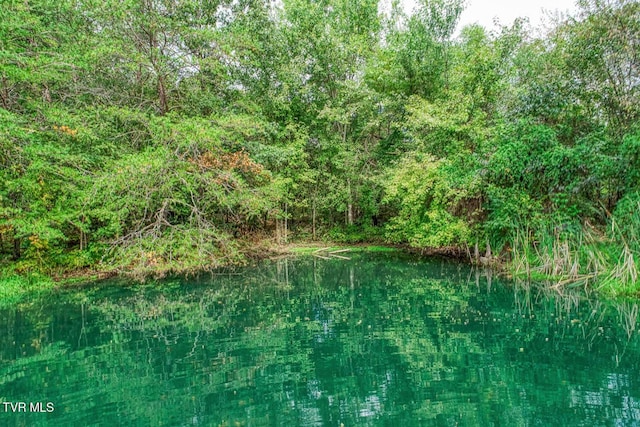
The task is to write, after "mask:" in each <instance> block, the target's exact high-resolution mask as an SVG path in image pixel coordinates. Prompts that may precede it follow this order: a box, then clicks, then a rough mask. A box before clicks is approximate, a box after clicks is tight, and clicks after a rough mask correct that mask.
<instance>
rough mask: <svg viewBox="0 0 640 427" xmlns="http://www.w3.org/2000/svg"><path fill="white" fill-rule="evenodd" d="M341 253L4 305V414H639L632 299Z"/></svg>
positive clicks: (258, 422) (533, 421)
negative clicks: (25, 407)
mask: <svg viewBox="0 0 640 427" xmlns="http://www.w3.org/2000/svg"><path fill="white" fill-rule="evenodd" d="M349 257H350V258H351V259H350V260H345V259H333V260H323V259H319V258H314V257H308V258H301V259H283V260H278V261H270V262H264V263H260V264H259V265H256V266H252V267H247V268H243V269H240V270H235V271H229V272H222V273H220V274H216V275H208V276H202V277H198V278H188V279H184V278H182V279H171V280H164V281H161V282H155V283H147V284H145V285H133V284H126V283H106V284H96V285H95V286H90V287H87V288H83V289H81V290H74V291H73V292H69V291H60V292H58V293H56V294H54V295H53V296H52V297H49V298H46V299H42V300H38V301H32V302H30V303H28V304H21V305H19V306H16V307H13V308H11V309H3V310H0V425H9V426H13V425H26V426H31V425H43V426H44V425H46V426H89V425H104V426H118V425H134V426H135V425H140V426H147V425H149V426H165V425H166V426H193V425H202V426H271V425H281V426H423V425H424V426H456V425H459V426H479V425H482V426H550V425H558V426H582V425H584V426H601V425H602V426H637V425H640V375H639V374H640V345H639V342H638V332H637V331H636V318H637V314H638V306H637V304H635V303H630V302H616V303H614V302H602V301H597V300H590V299H587V298H584V297H580V296H579V295H565V296H561V295H557V294H547V293H544V292H542V291H540V290H537V289H536V287H525V286H521V285H515V284H512V283H503V282H499V281H498V280H497V279H496V278H495V277H492V276H491V275H490V274H488V273H485V272H480V271H473V270H470V269H469V268H468V267H466V266H462V265H458V264H454V263H450V262H444V261H438V260H435V261H434V260H432V261H425V260H418V259H415V258H412V257H409V256H406V255H400V254H354V255H349ZM3 402H7V403H9V402H26V403H27V404H31V403H36V402H40V403H42V405H43V406H42V409H43V410H44V409H46V403H49V404H51V405H53V412H46V411H45V412H42V413H40V412H35V413H34V412H30V411H28V412H26V413H25V412H12V411H11V409H10V408H11V407H10V406H9V408H8V410H7V409H6V406H7V405H4V404H3Z"/></svg>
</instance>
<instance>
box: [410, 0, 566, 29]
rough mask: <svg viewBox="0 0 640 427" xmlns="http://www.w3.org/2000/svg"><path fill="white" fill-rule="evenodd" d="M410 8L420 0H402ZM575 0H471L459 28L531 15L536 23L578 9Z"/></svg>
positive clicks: (506, 22) (504, 22)
mask: <svg viewBox="0 0 640 427" xmlns="http://www.w3.org/2000/svg"><path fill="white" fill-rule="evenodd" d="M401 3H402V5H403V7H404V9H405V11H407V12H411V11H412V10H413V9H414V7H415V6H416V4H417V1H416V0H401ZM575 11H576V7H575V0H467V6H466V8H465V10H464V12H463V13H462V17H461V18H460V24H459V25H458V31H457V32H459V31H460V29H461V28H462V27H464V26H465V25H469V24H474V23H477V24H480V25H482V26H483V27H485V28H487V29H488V30H493V29H496V28H497V27H496V26H495V25H494V21H495V20H496V19H497V20H498V22H499V24H500V25H507V26H510V25H511V24H512V23H513V21H514V20H515V19H516V18H524V17H527V18H529V22H530V24H531V26H532V27H534V28H539V27H541V26H542V25H544V24H545V22H546V23H548V21H549V20H548V16H549V14H551V16H553V15H555V14H557V13H567V12H569V13H575Z"/></svg>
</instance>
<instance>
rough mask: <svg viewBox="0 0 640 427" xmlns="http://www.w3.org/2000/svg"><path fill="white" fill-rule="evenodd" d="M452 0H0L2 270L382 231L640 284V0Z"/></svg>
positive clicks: (165, 260)
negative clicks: (470, 0)
mask: <svg viewBox="0 0 640 427" xmlns="http://www.w3.org/2000/svg"><path fill="white" fill-rule="evenodd" d="M463 9H464V1H463V0H421V1H420V2H419V5H418V6H417V8H416V9H415V10H414V11H413V12H412V13H405V12H404V11H403V10H402V8H401V7H400V6H399V5H398V4H397V2H395V3H394V4H391V5H388V4H387V5H386V6H385V7H383V6H382V5H381V4H379V1H378V0H282V1H265V0H99V1H98V0H3V1H2V6H1V7H0V257H1V259H2V261H1V262H2V264H1V265H2V269H3V271H4V273H3V274H4V275H5V276H8V275H13V274H20V275H23V274H29V273H33V272H40V273H44V274H47V275H60V274H64V273H66V272H70V271H77V270H80V269H85V268H90V269H98V270H111V271H120V272H124V271H128V272H132V271H133V272H140V273H145V272H162V271H173V272H186V271H195V270H198V269H202V268H210V267H215V266H220V265H224V264H228V263H233V262H238V261H240V260H241V259H242V257H243V256H244V255H246V254H247V253H248V252H250V251H255V250H256V249H255V248H256V247H257V246H261V247H262V246H264V245H265V243H264V242H267V243H266V245H269V244H271V245H273V244H276V243H284V242H287V241H291V240H297V241H312V240H327V241H334V242H336V241H337V242H371V241H377V242H387V243H393V244H402V245H407V246H410V247H413V248H416V249H419V250H433V249H440V250H444V249H446V250H448V251H456V252H459V253H462V254H466V255H467V256H468V257H469V258H470V259H472V260H475V261H477V262H484V263H487V262H489V263H491V262H500V263H503V264H506V265H508V266H509V267H510V268H511V270H512V271H513V272H514V273H516V274H520V275H528V276H530V277H540V276H545V277H551V278H553V279H554V283H556V286H561V285H564V284H567V285H568V284H570V283H579V284H588V285H590V286H596V287H598V288H600V289H603V290H608V291H613V292H616V293H635V292H636V289H637V287H636V286H637V284H638V267H639V266H638V265H637V263H638V260H637V254H638V251H639V250H640V180H639V178H640V127H639V126H638V124H639V119H640V90H639V89H640V70H639V65H640V64H639V63H640V3H639V2H637V1H631V0H579V1H578V12H577V13H576V14H575V16H569V17H558V18H556V19H555V20H554V22H553V23H552V24H550V25H548V26H547V28H544V29H531V28H530V26H529V25H528V24H527V22H526V21H524V20H519V21H515V22H514V23H512V24H511V25H508V26H503V27H501V28H500V29H499V30H496V31H489V30H487V29H485V28H483V27H481V26H478V25H471V26H467V27H465V28H463V29H462V30H460V31H459V32H457V30H456V28H457V25H458V20H459V17H460V14H461V12H462V11H463ZM260 242H262V243H260Z"/></svg>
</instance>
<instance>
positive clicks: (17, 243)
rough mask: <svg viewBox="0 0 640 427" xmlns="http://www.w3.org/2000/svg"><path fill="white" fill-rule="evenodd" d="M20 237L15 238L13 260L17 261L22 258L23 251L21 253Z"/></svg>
mask: <svg viewBox="0 0 640 427" xmlns="http://www.w3.org/2000/svg"><path fill="white" fill-rule="evenodd" d="M20 243H21V242H20V239H18V238H14V239H13V260H14V261H17V260H19V259H20V256H21V253H20Z"/></svg>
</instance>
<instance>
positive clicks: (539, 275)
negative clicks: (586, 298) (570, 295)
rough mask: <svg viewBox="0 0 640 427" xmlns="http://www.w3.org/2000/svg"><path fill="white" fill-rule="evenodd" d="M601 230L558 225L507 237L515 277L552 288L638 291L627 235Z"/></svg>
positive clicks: (635, 243)
mask: <svg viewBox="0 0 640 427" xmlns="http://www.w3.org/2000/svg"><path fill="white" fill-rule="evenodd" d="M611 229H612V230H613V232H601V231H598V230H597V229H596V228H594V227H592V226H591V225H590V224H589V223H586V224H583V225H582V227H580V228H578V229H577V230H572V231H570V232H568V231H563V230H562V226H561V225H557V226H552V227H548V228H546V229H544V230H541V231H537V232H533V231H531V230H525V231H521V232H517V233H516V234H515V236H514V238H513V243H512V252H511V263H510V267H511V270H512V272H513V274H514V275H515V276H517V277H523V276H525V277H527V278H528V279H530V280H531V279H534V280H535V279H541V280H547V281H550V283H552V287H553V288H556V289H558V290H560V289H563V288H565V287H577V286H585V287H591V288H595V289H599V290H601V291H603V292H606V293H609V294H614V295H620V294H636V293H638V292H639V291H640V286H639V285H640V283H639V280H638V279H639V278H640V277H639V274H638V268H639V265H638V259H637V256H636V251H634V250H633V249H632V248H633V247H638V246H640V245H638V243H639V242H638V241H637V240H634V241H632V242H631V243H632V244H630V243H629V241H628V236H623V235H621V234H620V233H619V232H616V231H615V230H616V229H615V227H612V228H611Z"/></svg>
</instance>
